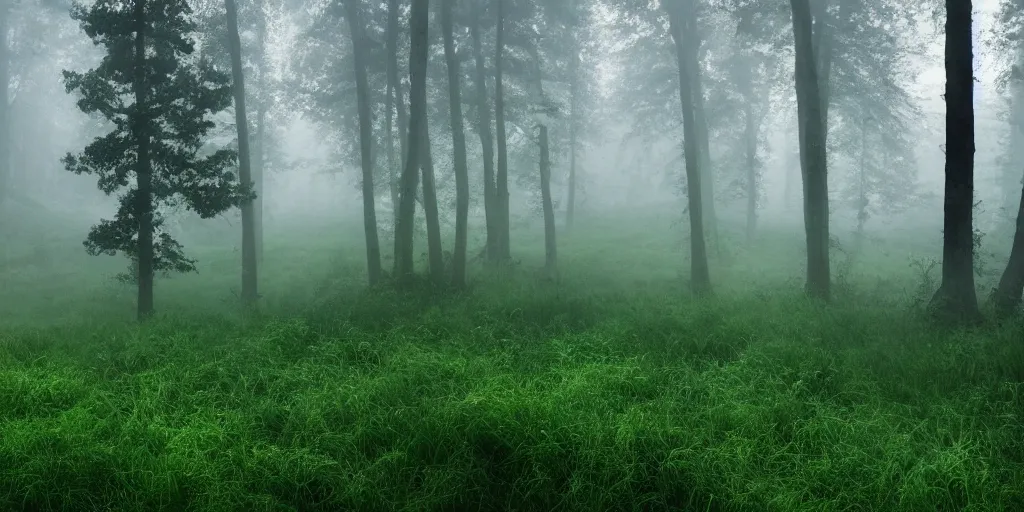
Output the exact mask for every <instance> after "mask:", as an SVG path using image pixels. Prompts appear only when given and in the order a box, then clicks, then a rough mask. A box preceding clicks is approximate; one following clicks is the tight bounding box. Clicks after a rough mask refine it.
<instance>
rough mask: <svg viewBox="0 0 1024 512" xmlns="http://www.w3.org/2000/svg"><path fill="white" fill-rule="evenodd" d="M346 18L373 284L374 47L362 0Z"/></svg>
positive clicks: (376, 270)
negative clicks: (370, 73)
mask: <svg viewBox="0 0 1024 512" xmlns="http://www.w3.org/2000/svg"><path fill="white" fill-rule="evenodd" d="M344 3H345V17H346V18H348V26H349V32H350V34H351V37H352V56H353V59H352V60H353V64H354V66H355V70H354V71H355V74H354V76H355V81H356V96H357V101H358V102H359V105H358V112H359V114H358V115H359V154H360V163H361V164H362V170H363V176H362V177H363V179H362V184H363V187H362V190H363V231H364V234H365V236H366V268H367V271H368V275H369V279H370V285H371V286H372V285H375V284H377V283H378V282H379V281H380V279H381V272H382V270H381V262H380V240H379V238H378V235H377V210H376V206H375V204H374V196H375V195H374V187H373V181H374V180H373V118H372V114H371V106H370V101H371V100H370V85H369V78H368V77H367V72H366V66H367V49H366V46H367V45H369V44H370V41H369V39H368V38H367V37H366V32H365V30H366V29H365V24H364V22H363V20H362V16H361V14H360V7H361V4H362V3H363V2H362V0H345V2H344Z"/></svg>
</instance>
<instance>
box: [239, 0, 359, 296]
mask: <svg viewBox="0 0 1024 512" xmlns="http://www.w3.org/2000/svg"><path fill="white" fill-rule="evenodd" d="M224 9H225V10H226V11H227V24H228V49H229V51H230V52H231V82H232V83H231V85H232V87H231V89H232V92H233V93H234V95H235V128H236V130H237V131H238V181H239V182H240V183H241V184H242V185H243V186H248V185H251V184H252V172H251V171H252V162H251V160H250V159H249V121H248V120H247V119H246V116H245V114H246V112H245V76H244V74H245V72H244V70H243V69H242V41H241V39H239V37H238V8H237V7H236V6H235V0H224ZM240 208H241V210H242V302H243V303H244V304H254V303H255V302H256V299H257V298H258V296H259V295H258V292H257V289H256V287H257V274H256V230H255V227H256V226H255V222H254V221H255V218H254V215H253V206H252V200H245V201H242V204H241V205H240ZM374 233H375V234H376V231H375V232H374Z"/></svg>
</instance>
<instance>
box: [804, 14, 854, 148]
mask: <svg viewBox="0 0 1024 512" xmlns="http://www.w3.org/2000/svg"><path fill="white" fill-rule="evenodd" d="M831 3H832V0H815V1H813V2H811V7H812V11H811V17H812V18H811V20H812V27H811V45H812V47H813V55H814V56H815V57H816V59H815V62H816V63H817V64H816V65H817V71H818V75H817V78H818V98H819V100H820V102H821V111H820V116H821V126H822V139H821V140H822V144H825V146H826V147H828V129H829V116H828V115H829V110H830V108H829V107H830V106H831V104H832V61H833V56H834V55H835V27H834V26H832V25H833V23H834V21H835V20H833V18H832V16H830V15H829V12H828V9H829V6H830V5H831ZM848 3H849V2H846V1H840V2H839V19H840V20H841V19H844V16H845V12H846V10H845V8H846V4H848ZM826 156H827V154H826Z"/></svg>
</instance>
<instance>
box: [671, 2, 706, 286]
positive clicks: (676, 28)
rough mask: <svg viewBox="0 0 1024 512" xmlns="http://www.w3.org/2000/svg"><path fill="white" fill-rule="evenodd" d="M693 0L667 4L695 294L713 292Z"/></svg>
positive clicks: (691, 277) (691, 270) (692, 280)
mask: <svg viewBox="0 0 1024 512" xmlns="http://www.w3.org/2000/svg"><path fill="white" fill-rule="evenodd" d="M691 1H692V0H676V2H674V3H673V4H672V5H670V6H669V7H668V10H669V21H670V26H671V31H672V39H673V41H674V42H675V47H676V64H677V67H678V68H679V100H680V103H682V112H683V139H684V143H685V149H684V153H685V155H684V156H685V159H686V184H687V187H686V189H687V200H688V201H687V202H688V209H689V217H690V288H691V290H692V292H693V294H694V295H697V296H701V295H707V294H710V293H711V274H710V272H709V271H708V254H707V246H706V241H705V238H704V219H703V215H702V214H703V203H702V197H701V190H702V189H701V172H700V162H701V156H700V141H699V139H698V135H697V130H698V128H697V122H696V119H695V116H694V108H693V104H694V102H693V99H694V95H693V91H692V90H691V86H692V85H693V79H692V77H691V76H690V71H691V70H692V69H693V67H692V65H691V64H690V63H689V59H692V58H695V57H696V52H695V51H694V49H693V48H692V47H691V46H690V45H688V44H686V36H685V35H684V34H683V30H684V27H685V20H686V19H688V18H689V17H690V16H691V15H692V5H691V3H690V2H691Z"/></svg>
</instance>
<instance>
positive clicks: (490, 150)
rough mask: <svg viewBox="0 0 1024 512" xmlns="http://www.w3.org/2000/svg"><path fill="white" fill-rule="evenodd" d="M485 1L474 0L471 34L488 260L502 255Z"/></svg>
mask: <svg viewBox="0 0 1024 512" xmlns="http://www.w3.org/2000/svg"><path fill="white" fill-rule="evenodd" d="M480 5H481V2H473V24H472V25H471V26H470V34H471V36H472V39H473V59H474V60H475V61H476V74H475V79H474V82H475V85H476V104H477V105H476V108H477V124H478V127H477V132H479V134H480V146H481V148H482V152H483V158H484V219H485V221H486V226H487V242H486V247H485V253H486V254H487V260H488V261H495V260H496V259H497V257H498V250H497V245H498V224H497V223H496V222H497V221H496V220H495V219H496V212H497V203H496V199H495V198H496V194H497V190H496V189H495V182H494V137H493V136H492V134H491V106H490V105H489V104H488V102H487V75H486V73H485V65H484V50H483V43H482V42H481V40H480V18H481V16H480V9H481V7H480Z"/></svg>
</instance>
